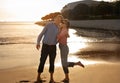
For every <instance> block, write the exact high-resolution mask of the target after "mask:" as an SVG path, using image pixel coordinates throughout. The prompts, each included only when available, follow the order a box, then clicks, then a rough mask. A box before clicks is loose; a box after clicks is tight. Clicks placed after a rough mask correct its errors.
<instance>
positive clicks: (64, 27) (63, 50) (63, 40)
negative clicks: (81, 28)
mask: <svg viewBox="0 0 120 83" xmlns="http://www.w3.org/2000/svg"><path fill="white" fill-rule="evenodd" d="M69 25H70V23H69V21H68V20H67V19H64V20H63V22H62V23H61V25H60V26H61V27H60V32H59V35H58V36H57V37H58V42H59V48H60V54H61V62H62V67H63V70H64V73H65V78H64V80H62V82H69V70H68V67H73V66H74V65H79V66H82V67H83V68H84V65H83V64H82V63H81V62H80V61H79V62H67V58H68V53H69V48H68V46H67V38H68V37H69V34H68V31H69Z"/></svg>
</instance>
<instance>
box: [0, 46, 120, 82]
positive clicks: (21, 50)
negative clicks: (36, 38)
mask: <svg viewBox="0 0 120 83" xmlns="http://www.w3.org/2000/svg"><path fill="white" fill-rule="evenodd" d="M0 52H1V54H2V55H4V57H3V58H2V59H3V61H2V59H1V62H2V63H0V64H1V65H0V67H1V69H0V83H33V82H34V81H35V80H36V75H37V66H38V63H39V53H40V52H39V51H37V50H36V48H35V45H34V44H28V45H26V44H25V45H24V44H12V45H1V46H0ZM57 53H58V55H57V57H56V63H55V65H56V68H55V74H54V79H55V81H57V82H60V81H61V80H62V79H63V78H64V73H63V70H62V68H61V66H60V65H59V64H60V55H59V51H57ZM84 62H85V63H86V62H87V60H86V61H84ZM48 63H49V61H48V60H47V62H46V64H48ZM119 77H120V63H119V62H114V63H111V62H103V63H94V64H89V61H88V62H87V64H85V68H81V67H78V66H75V67H74V68H70V83H120V79H119ZM42 78H44V79H46V82H45V83H49V73H48V65H46V66H45V70H44V72H43V74H42Z"/></svg>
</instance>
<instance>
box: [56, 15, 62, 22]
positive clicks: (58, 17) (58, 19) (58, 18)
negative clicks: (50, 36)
mask: <svg viewBox="0 0 120 83" xmlns="http://www.w3.org/2000/svg"><path fill="white" fill-rule="evenodd" d="M62 20H63V16H62V15H57V16H56V17H55V18H54V22H55V23H56V24H59V23H61V22H62Z"/></svg>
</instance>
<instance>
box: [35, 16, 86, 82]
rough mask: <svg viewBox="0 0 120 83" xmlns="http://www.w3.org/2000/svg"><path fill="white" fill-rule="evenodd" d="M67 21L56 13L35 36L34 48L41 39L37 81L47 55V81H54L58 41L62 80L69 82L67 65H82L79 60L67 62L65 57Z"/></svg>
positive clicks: (67, 50)
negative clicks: (48, 75) (63, 74)
mask: <svg viewBox="0 0 120 83" xmlns="http://www.w3.org/2000/svg"><path fill="white" fill-rule="evenodd" d="M69 25H70V23H69V21H68V20H67V19H64V18H63V16H62V15H57V16H55V17H54V21H53V22H50V23H48V24H47V25H46V26H45V27H44V29H43V30H42V32H41V33H40V34H39V36H38V38H37V45H36V48H37V49H38V50H39V48H40V41H41V39H42V37H43V36H44V38H43V41H42V49H41V56H40V64H39V66H38V75H37V83H42V82H43V80H42V79H41V74H42V72H43V70H44V65H45V62H46V59H47V57H48V56H49V64H50V66H49V73H50V81H49V83H55V81H54V78H53V74H54V62H55V58H56V44H57V43H59V48H60V55H61V63H62V67H63V71H64V73H65V78H64V79H63V80H62V82H67V83H68V82H69V70H68V67H73V66H74V65H79V66H82V67H84V65H83V64H82V63H81V62H80V61H79V62H67V57H68V53H69V48H68V46H67V38H68V37H69V34H68V31H69Z"/></svg>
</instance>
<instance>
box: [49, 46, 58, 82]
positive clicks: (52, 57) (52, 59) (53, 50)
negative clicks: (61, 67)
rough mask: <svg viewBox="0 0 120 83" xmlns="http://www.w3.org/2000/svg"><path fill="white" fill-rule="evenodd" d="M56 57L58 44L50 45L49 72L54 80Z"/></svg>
mask: <svg viewBox="0 0 120 83" xmlns="http://www.w3.org/2000/svg"><path fill="white" fill-rule="evenodd" d="M55 58H56V46H50V47H49V62H50V67H49V72H50V80H51V81H54V78H53V74H54V62H55Z"/></svg>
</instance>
